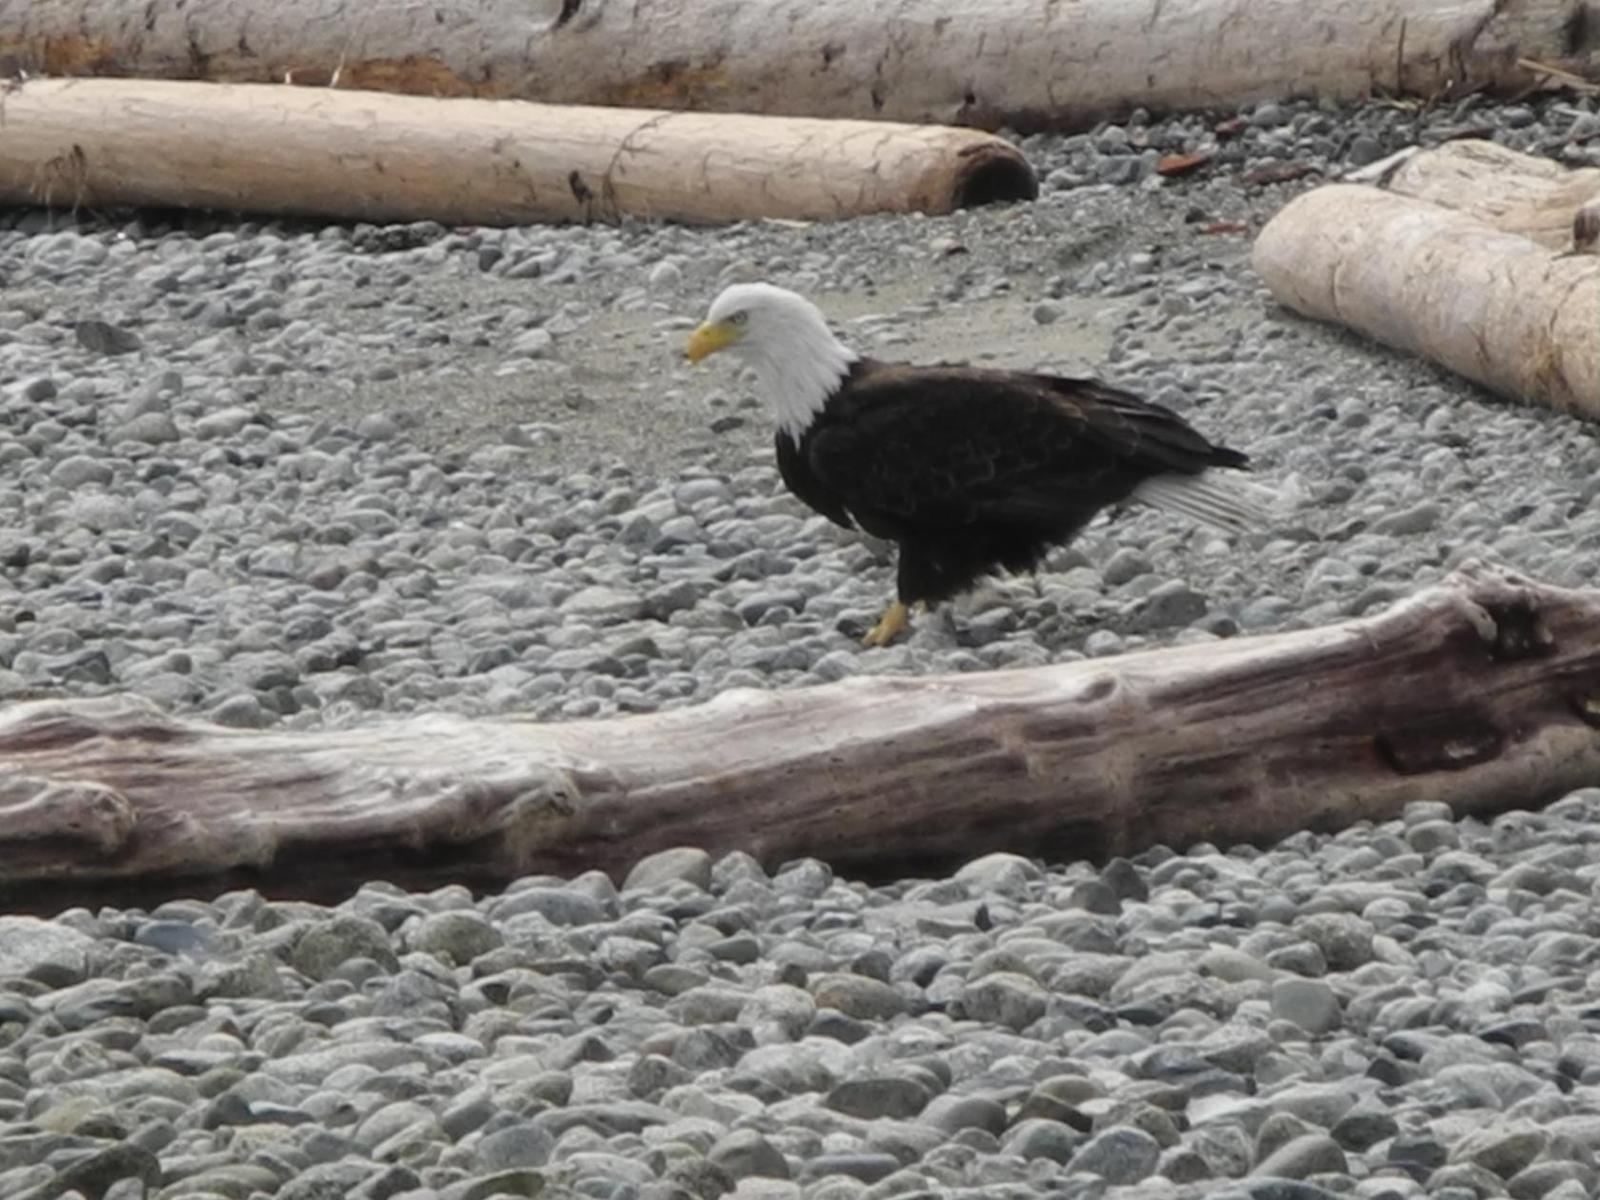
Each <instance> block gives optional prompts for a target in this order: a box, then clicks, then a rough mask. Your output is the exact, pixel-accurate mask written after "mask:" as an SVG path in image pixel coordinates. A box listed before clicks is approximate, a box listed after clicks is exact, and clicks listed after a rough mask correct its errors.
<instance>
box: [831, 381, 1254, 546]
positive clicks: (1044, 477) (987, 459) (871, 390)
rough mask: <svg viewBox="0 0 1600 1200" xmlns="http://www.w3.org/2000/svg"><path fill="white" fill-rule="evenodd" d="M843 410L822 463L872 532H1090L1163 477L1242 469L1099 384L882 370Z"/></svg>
mask: <svg viewBox="0 0 1600 1200" xmlns="http://www.w3.org/2000/svg"><path fill="white" fill-rule="evenodd" d="M840 401H841V403H840V406H839V408H838V409H837V410H835V411H836V419H835V420H832V421H830V422H829V423H828V425H827V426H826V427H825V428H823V429H820V430H819V431H818V432H817V434H816V435H815V436H814V437H813V438H812V439H811V442H810V446H809V454H808V458H809V465H810V467H811V470H812V471H813V472H814V473H815V474H816V476H817V477H818V478H819V479H820V480H822V481H823V482H824V483H826V484H827V486H828V487H829V488H830V489H831V490H833V491H834V492H835V493H836V494H837V495H839V496H840V497H841V498H842V500H843V501H844V504H845V506H846V507H847V508H848V509H849V510H850V511H851V512H852V513H854V514H856V516H857V519H858V520H860V521H861V522H862V524H863V525H864V526H866V527H867V528H869V529H871V524H870V522H871V520H872V518H873V517H874V516H878V517H880V518H882V520H881V521H880V524H889V525H892V524H896V523H899V522H902V521H905V520H908V519H915V520H916V521H918V522H919V523H920V522H922V521H930V520H931V521H938V522H941V523H956V524H962V523H967V522H973V521H982V520H1007V519H1013V520H1016V519H1020V520H1048V521H1051V522H1063V523H1066V524H1078V523H1081V522H1082V521H1084V520H1087V519H1088V518H1089V517H1090V516H1092V515H1093V513H1094V512H1095V511H1096V510H1098V509H1100V508H1102V507H1104V506H1105V505H1108V504H1112V503H1115V502H1116V501H1118V500H1122V499H1125V498H1126V497H1127V496H1128V494H1129V493H1130V492H1131V491H1132V490H1133V489H1134V488H1135V487H1137V486H1138V484H1139V483H1140V482H1142V481H1143V480H1145V479H1147V478H1149V477H1150V476H1152V475H1158V474H1165V473H1170V472H1183V473H1194V472H1198V471H1201V470H1203V469H1204V468H1206V467H1207V466H1216V465H1239V463H1242V461H1243V456H1242V455H1237V454H1236V453H1235V452H1233V451H1224V450H1221V449H1220V448H1218V447H1214V446H1212V445H1211V443H1209V442H1208V441H1206V439H1205V438H1204V437H1202V436H1201V435H1200V434H1198V433H1196V432H1195V431H1194V430H1193V429H1191V428H1190V427H1189V426H1188V425H1187V424H1186V423H1184V421H1183V420H1182V419H1181V418H1179V417H1178V416H1177V415H1176V414H1175V413H1172V412H1170V411H1169V410H1167V409H1164V408H1161V407H1160V406H1158V405H1153V404H1149V403H1147V402H1145V401H1142V400H1140V399H1138V398H1137V397H1135V396H1132V395H1130V394H1128V393H1126V392H1120V391H1117V390H1116V389H1113V388H1109V387H1106V386H1105V385H1103V384H1099V383H1095V382H1092V381H1088V380H1070V379H1058V378H1054V377H1051V376H1039V375H1025V374H1020V373H1011V372H1003V371H987V370H982V369H974V368H957V367H893V366H877V365H874V367H873V369H871V370H868V371H864V372H862V373H860V374H859V375H858V376H857V377H856V378H855V379H854V380H853V381H852V384H851V386H850V389H849V394H848V397H844V396H841V397H840Z"/></svg>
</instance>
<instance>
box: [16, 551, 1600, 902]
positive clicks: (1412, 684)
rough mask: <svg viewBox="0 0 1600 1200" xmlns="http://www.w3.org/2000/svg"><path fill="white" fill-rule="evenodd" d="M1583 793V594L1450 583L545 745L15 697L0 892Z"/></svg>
mask: <svg viewBox="0 0 1600 1200" xmlns="http://www.w3.org/2000/svg"><path fill="white" fill-rule="evenodd" d="M1592 784H1600V591H1571V590H1564V589H1561V588H1555V587H1549V586H1545V585H1542V584H1537V583H1532V582H1529V581H1527V580H1524V579H1520V578H1518V577H1516V576H1513V575H1510V574H1508V573H1505V572H1503V571H1501V570H1498V569H1494V568H1480V567H1473V568H1469V569H1467V570H1464V571H1463V572H1460V573H1457V574H1456V575H1453V576H1452V577H1451V578H1450V579H1448V580H1447V581H1446V582H1445V583H1443V584H1441V585H1439V586H1435V587H1430V588H1428V589H1426V590H1424V591H1422V592H1420V593H1418V594H1417V595H1415V596H1414V597H1412V598H1410V599H1408V600H1406V601H1404V602H1402V603H1399V604H1397V605H1396V606H1394V607H1393V608H1391V609H1390V610H1388V611H1387V612H1385V613H1383V614H1381V615H1378V616H1376V617H1370V618H1364V619H1361V620H1354V621H1349V622H1345V623H1342V624H1339V625H1333V626H1329V627H1326V628H1321V629H1313V630H1306V631H1301V632H1292V633H1284V634H1278V635H1274V636H1264V637H1249V638H1239V639H1235V640H1231V641H1226V642H1218V643H1210V644H1206V645H1200V646H1189V647H1184V648H1179V649H1170V650H1160V651H1151V652H1146V653H1139V654H1130V655H1125V656H1122V657H1119V658H1115V659H1111V660H1102V661H1086V662H1076V663H1070V664H1064V665H1061V666H1054V667H1044V668H1037V669H1032V670H1018V671H1000V672H994V673H987V674H967V675H956V676H941V677H932V678H883V677H875V678H867V677H858V678H852V679H847V680H844V681H841V682H839V683H836V684H832V685H827V686H820V687H815V688H806V689H798V690H794V691H789V692H779V693H772V692H759V691H751V690H740V691H736V692H729V693H727V694H724V695H722V696H720V697H718V698H716V699H715V700H713V701H711V702H709V703H707V704H703V705H700V706H698V707H695V708H689V709H684V710H680V711H673V712H666V713H659V714H652V715H645V716H634V717H620V718H614V719H608V720H597V721H577V722H572V723H566V724H552V725H541V724H536V723H532V722H524V721H517V720H509V719H501V720H480V721H470V720H465V719H453V718H445V717H429V718H422V719H411V720H404V721H396V722H393V723H389V724H382V725H375V726H371V727H366V728H358V729H351V730H343V731H325V732H270V731H269V732H244V731H239V730H232V729H224V728H220V727H217V726H214V725H209V724H205V723H202V722H197V721H191V720H178V719H174V718H172V717H168V716H163V715H161V714H160V713H158V712H157V711H156V710H155V709H154V708H152V707H151V706H150V705H148V704H146V703H144V702H138V701H135V700H132V699H128V698H113V699H101V700H78V701H35V702H29V703H24V704H17V705H14V706H12V707H11V708H9V709H7V710H5V711H4V712H3V713H0V895H3V896H4V898H5V900H6V902H7V903H9V904H12V905H16V904H19V903H20V904H26V905H29V906H34V907H48V906H49V905H50V904H51V903H87V902H89V900H90V899H91V898H94V897H102V898H103V897H105V896H108V895H118V896H122V897H126V896H127V895H129V894H132V895H136V896H141V897H145V898H148V897H149V896H150V895H151V893H152V892H153V891H154V892H156V893H159V892H160V891H162V890H165V891H166V892H168V893H170V892H173V891H176V890H178V889H180V888H186V889H188V890H190V891H206V892H212V891H218V890H221V889H222V888H223V887H225V886H237V885H239V884H242V883H248V884H253V885H255V886H260V887H263V888H264V889H266V890H269V891H272V892H275V893H278V894H306V895H320V896H328V895H337V894H340V893H343V892H347V891H349V890H351V889H352V888H354V887H355V886H356V885H357V884H358V883H359V882H360V881H361V880H364V879H369V878H389V879H392V880H395V881H397V882H400V883H403V884H407V885H411V886H424V885H429V884H433V883H438V882H442V881H445V880H459V881H464V882H468V883H472V884H480V885H485V884H492V883H496V882H499V881H504V880H506V879H509V878H511V877H513V876H516V875H518V874H521V873H525V872H546V871H550V872H559V873H572V872H577V871H580V870H583V869H586V868H591V867H598V868H601V869H604V870H607V871H610V872H613V873H614V874H618V875H620V874H621V873H622V872H624V871H626V869H627V868H628V867H629V865H630V864H631V863H633V862H634V861H636V860H637V859H638V858H640V857H641V856H643V855H645V854H648V853H650V852H652V851H655V850H658V849H661V848H664V847H669V846H674V845H682V844H693V845H699V846H703V847H705V848H706V849H708V850H710V851H712V852H714V853H721V852H725V851H729V850H735V849H742V850H746V851H748V852H750V853H751V854H754V855H756V856H757V857H759V858H760V859H762V860H764V861H766V862H767V863H769V864H771V863H775V862H777V861H779V860H783V859H788V858H792V857H795V856H799V855H816V856H819V857H821V858H823V859H826V860H828V861H830V862H831V863H833V864H834V865H835V867H836V868H838V869H840V870H843V871H846V872H856V873H861V874H868V875H875V876H881V875H885V874H889V873H900V872H914V871H926V870H939V869H943V868H945V867H948V866H950V865H951V864H953V863H956V862H960V861H963V860H964V859H966V858H969V857H971V856H974V855H978V854H981V853H984V852H986V851H991V850H1002V849H1003V850H1011V851H1016V852H1020V853H1024V854H1032V855H1038V856H1041V857H1045V858H1050V859H1058V860H1059V859H1078V858H1090V859H1097V858H1102V857H1104V856H1107V855H1111V854H1119V853H1129V852H1133V851H1137V850H1138V849H1140V848H1141V847H1144V846H1148V845H1150V844H1152V843H1156V842H1166V843H1169V844H1172V845H1175V846H1183V845H1188V844H1192V843H1194V842H1197V841H1202V840H1204V841H1210V842H1213V843H1219V844H1229V843H1239V842H1266V841H1270V840H1273V839H1276V838H1281V837H1283V836H1285V835H1287V834H1290V833H1293V832H1295V831H1297V830H1302V829H1312V830H1332V829H1337V828H1339V827H1342V826H1345V825H1348V824H1350V823H1351V822H1354V821H1359V820H1363V819H1370V820H1382V819H1384V818H1387V817H1391V816H1394V815H1395V814H1397V813H1398V812H1399V811H1400V809H1401V808H1402V806H1404V805H1405V804H1406V803H1407V802H1409V801H1413V800H1438V801H1444V802H1446V803H1448V804H1449V805H1451V807H1452V808H1454V809H1455V810H1456V812H1458V813H1462V814H1465V813H1489V812H1494V811H1497V810H1501V809H1505V808H1508V807H1523V806H1533V805H1538V804H1540V803H1542V802H1546V801H1549V800H1552V799H1554V798H1557V797H1559V796H1561V795H1562V794H1564V793H1566V792H1567V791H1569V790H1570V789H1572V788H1576V787H1579V786H1583V785H1592ZM119 883H120V884H128V883H131V884H136V885H139V886H140V888H142V890H136V891H134V892H132V893H128V892H118V891H117V890H116V889H117V887H118V885H119Z"/></svg>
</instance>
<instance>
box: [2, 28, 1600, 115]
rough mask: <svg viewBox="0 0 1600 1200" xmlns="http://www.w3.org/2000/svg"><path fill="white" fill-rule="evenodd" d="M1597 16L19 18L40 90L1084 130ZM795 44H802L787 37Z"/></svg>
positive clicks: (1330, 81) (8, 51) (1440, 61)
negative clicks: (380, 94)
mask: <svg viewBox="0 0 1600 1200" xmlns="http://www.w3.org/2000/svg"><path fill="white" fill-rule="evenodd" d="M1588 12H1589V10H1588V8H1587V5H1586V2H1585V0H1317V3H1314V4H1310V3H1306V0H1070V2H1068V0H988V2H987V3H984V4H971V3H965V2H963V0H876V2H875V3H872V4H862V3H859V2H858V0H804V2H803V3H796V2H795V0H652V2H651V3H649V4H639V3H635V2H632V0H435V2H433V3H429V4H422V3H418V2H416V0H396V2H387V0H386V2H385V3H381V4H380V3H372V2H363V3H354V2H352V0H274V3H273V4H271V5H270V6H264V5H260V4H254V3H250V2H249V0H149V2H148V3H143V4H132V3H129V2H128V0H0V56H9V57H10V58H11V59H12V60H13V61H15V62H16V63H17V64H18V65H20V66H22V67H24V68H26V69H27V70H29V71H30V72H32V73H34V74H39V73H45V74H51V75H118V76H140V77H149V78H169V79H210V80H218V81H226V82H244V83H260V82H274V83H276V82H281V81H284V80H292V81H293V82H296V83H304V84H310V85H313V86H325V85H327V84H330V83H332V84H335V85H337V86H339V87H349V88H370V89H376V90H383V91H398V92H410V93H414V94H420V95H429V96H477V97H488V98H500V99H504V98H516V99H524V100H539V101H545V102H549V103H559V104H604V105H628V106H635V107H646V108H665V109H699V110H707V111H721V112H761V113H774V114H785V115H792V116H814V117H856V118H864V119H881V120H892V121H910V122H916V123H923V122H933V123H941V124H967V125H976V126H979V127H983V128H991V129H993V128H999V127H1002V126H1008V127H1010V128H1013V129H1018V130H1021V131H1023V132H1030V131H1033V130H1036V129H1042V128H1059V129H1068V128H1083V127H1086V126H1088V125H1090V124H1092V123H1093V122H1094V121H1096V120H1098V119H1100V118H1101V117H1105V116H1110V115H1115V114H1121V113H1126V112H1127V111H1129V110H1130V109H1132V108H1135V107H1139V106H1144V107H1146V108H1152V109H1158V110H1160V109H1194V108H1233V107H1235V106H1237V105H1240V104H1245V103H1249V102H1252V101H1256V100H1262V99H1282V98H1285V97H1289V96H1301V95H1314V96H1327V97H1330V98H1334V99H1340V100H1356V99H1360V98H1364V97H1367V96H1370V95H1372V94H1374V93H1388V94H1394V93H1402V94H1409V95H1418V96H1426V97H1435V96H1439V95H1449V94H1452V93H1464V92H1466V91H1469V90H1474V89H1478V88H1485V87H1486V88H1491V89H1504V90H1511V91H1519V90H1521V89H1524V88H1527V87H1532V86H1535V85H1536V84H1537V83H1538V82H1540V81H1541V80H1542V79H1545V78H1547V77H1546V76H1543V75H1540V74H1537V73H1534V72H1531V71H1529V70H1528V69H1527V68H1525V67H1523V66H1519V65H1518V62H1519V60H1533V61H1537V62H1539V63H1542V64H1545V65H1547V66H1554V67H1562V68H1565V69H1569V70H1574V71H1577V72H1579V73H1581V72H1583V71H1584V70H1586V69H1588V68H1590V67H1591V66H1592V65H1593V64H1592V59H1593V56H1594V53H1595V49H1596V45H1595V43H1596V42H1597V40H1600V29H1597V28H1596V26H1597V25H1600V22H1595V21H1593V20H1592V19H1587V20H1586V19H1585V17H1586V14H1588ZM775 29H781V30H782V36H781V37H775V36H773V31H774V30H775Z"/></svg>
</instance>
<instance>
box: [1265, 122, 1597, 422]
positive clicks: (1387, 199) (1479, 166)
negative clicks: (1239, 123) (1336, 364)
mask: <svg viewBox="0 0 1600 1200" xmlns="http://www.w3.org/2000/svg"><path fill="white" fill-rule="evenodd" d="M1387 182H1388V186H1387V189H1383V188H1379V187H1374V186H1367V185H1364V184H1349V183H1338V184H1330V185H1328V186H1327V187H1322V188H1318V189H1316V190H1315V191H1311V192H1307V193H1305V194H1304V195H1301V196H1299V197H1297V198H1296V199H1294V200H1292V201H1291V202H1290V203H1289V204H1287V205H1285V206H1284V208H1283V209H1282V211H1280V212H1279V213H1278V214H1277V215H1276V216H1275V217H1273V219H1272V220H1271V221H1270V222H1268V224H1267V226H1266V227H1265V228H1264V229H1263V230H1262V231H1261V235H1260V237H1259V238H1258V239H1257V241H1256V245H1255V249H1254V252H1253V263H1254V265H1255V269H1256V271H1257V273H1258V274H1260V276H1261V277H1262V279H1263V280H1265V282H1266V284H1267V286H1268V287H1269V288H1270V289H1271V290H1272V293H1273V295H1274V296H1275V297H1276V298H1277V299H1278V300H1279V301H1280V302H1281V303H1283V304H1285V305H1287V306H1288V307H1290V308H1292V309H1294V310H1295V311H1296V312H1298V313H1301V314H1302V315H1304V316H1308V317H1314V318H1316V319H1318V320H1323V321H1334V322H1338V323H1339V324H1342V325H1346V326H1349V327H1350V328H1351V329H1354V330H1357V331H1358V332H1360V333H1363V334H1365V335H1366V336H1367V337H1370V338H1372V339H1374V340H1375V341H1379V342H1382V343H1384V344H1385V345H1388V346H1392V347H1394V348H1396V349H1398V350H1405V351H1408V352H1410V353H1414V354H1420V355H1422V356H1423V357H1425V358H1429V359H1432V360H1433V361H1434V362H1436V363H1439V364H1440V365H1442V366H1444V367H1447V368H1449V369H1450V370H1452V371H1455V372H1456V373H1458V374H1460V375H1464V376H1466V377H1467V378H1469V379H1471V380H1474V381H1475V382H1477V383H1480V384H1482V385H1483V386H1485V387H1487V388H1489V389H1491V390H1492V391H1496V392H1499V393H1500V394H1502V395H1504V396H1509V397H1512V398H1514V399H1520V400H1527V401H1531V402H1534V403H1539V404H1545V405H1548V406H1550V407H1553V408H1557V409H1561V410H1563V411H1566V412H1572V413H1576V414H1579V415H1581V416H1585V417H1590V418H1600V258H1597V257H1595V256H1593V255H1587V254H1573V253H1568V252H1567V251H1568V248H1570V247H1571V246H1572V245H1573V238H1574V233H1575V232H1577V233H1580V234H1581V232H1582V230H1583V229H1584V219H1585V214H1587V213H1590V212H1591V211H1592V209H1591V207H1590V205H1591V204H1592V201H1593V197H1594V195H1595V193H1596V191H1597V190H1600V171H1593V170H1583V171H1568V170H1566V169H1565V168H1562V167H1560V166H1558V165H1556V164H1554V163H1551V162H1549V161H1548V160H1546V159H1543V158H1535V157H1532V156H1530V155H1525V154H1519V153H1517V152H1515V151H1511V150H1505V149H1503V148H1500V147H1493V146H1489V145H1487V144H1486V143H1482V142H1452V143H1449V144H1447V145H1445V146H1442V147H1440V148H1438V149H1436V150H1426V151H1420V152H1418V153H1416V154H1414V155H1413V156H1412V157H1411V158H1409V159H1408V160H1407V161H1406V162H1404V163H1403V164H1402V165H1400V166H1399V167H1398V169H1397V170H1396V171H1395V173H1394V174H1393V176H1392V177H1391V178H1390V179H1389V180H1388V181H1387Z"/></svg>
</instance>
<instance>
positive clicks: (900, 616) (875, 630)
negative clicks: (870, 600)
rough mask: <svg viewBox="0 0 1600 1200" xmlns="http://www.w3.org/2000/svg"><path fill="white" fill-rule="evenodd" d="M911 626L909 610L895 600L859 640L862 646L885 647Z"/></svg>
mask: <svg viewBox="0 0 1600 1200" xmlns="http://www.w3.org/2000/svg"><path fill="white" fill-rule="evenodd" d="M910 626H911V610H910V609H909V608H907V607H906V606H905V605H904V604H902V603H901V602H900V601H898V600H896V601H895V602H894V603H893V604H891V605H889V607H888V608H886V609H885V610H884V613H883V616H882V618H880V619H879V621H878V623H877V624H876V625H874V626H873V627H872V628H871V629H869V630H867V633H866V636H865V637H863V638H862V639H861V644H862V645H863V646H887V645H888V644H889V643H890V642H892V641H894V639H895V638H897V637H899V636H900V635H901V634H902V633H904V632H905V631H906V630H907V629H908V628H910Z"/></svg>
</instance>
